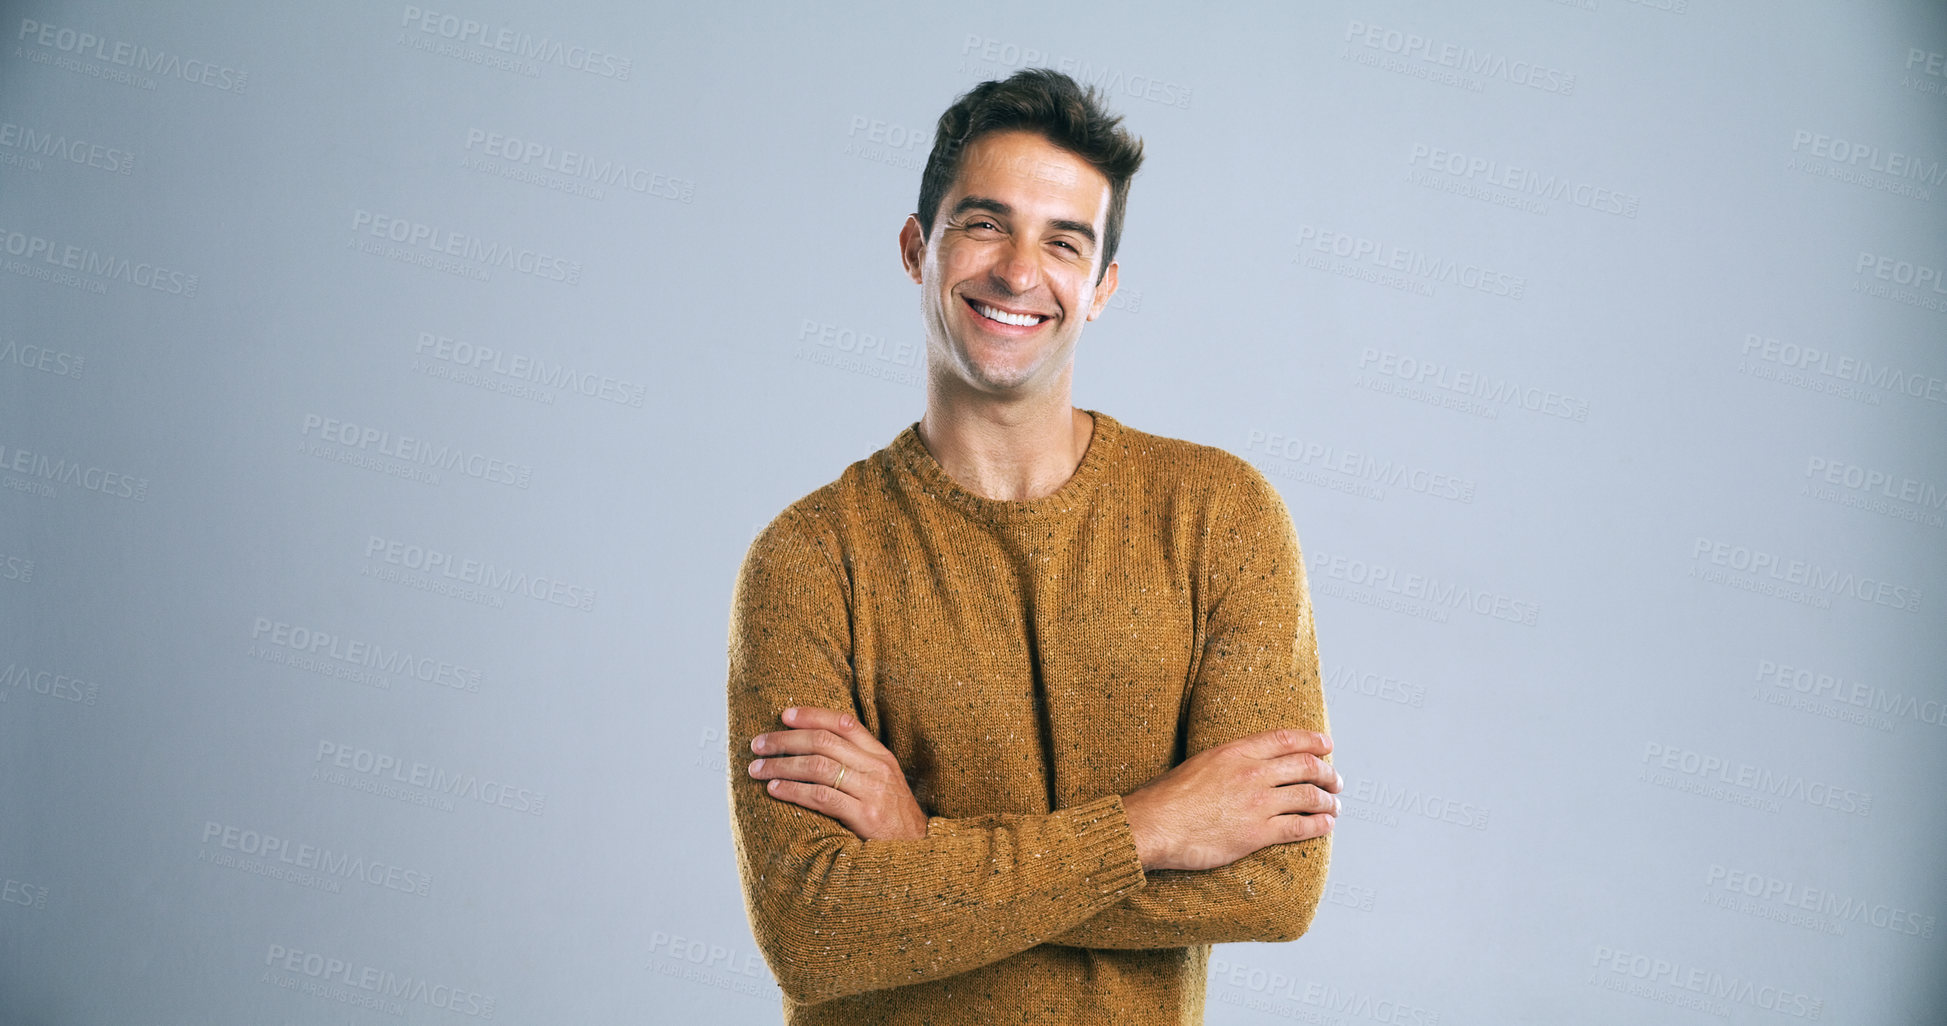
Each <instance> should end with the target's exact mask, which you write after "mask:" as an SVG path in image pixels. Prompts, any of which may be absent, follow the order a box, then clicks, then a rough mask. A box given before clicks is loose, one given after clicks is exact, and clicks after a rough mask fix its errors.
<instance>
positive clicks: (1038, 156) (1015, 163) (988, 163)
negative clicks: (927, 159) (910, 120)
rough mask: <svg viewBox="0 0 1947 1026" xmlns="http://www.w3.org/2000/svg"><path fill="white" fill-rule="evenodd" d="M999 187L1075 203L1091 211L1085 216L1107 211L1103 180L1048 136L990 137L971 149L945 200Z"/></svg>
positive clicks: (1106, 185) (1105, 181) (978, 140)
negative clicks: (1014, 187) (1021, 190)
mask: <svg viewBox="0 0 1947 1026" xmlns="http://www.w3.org/2000/svg"><path fill="white" fill-rule="evenodd" d="M1003 183H1006V184H1011V185H1014V186H1016V187H1021V186H1025V187H1027V188H1028V189H1029V190H1031V191H1032V192H1034V193H1038V194H1041V195H1047V196H1054V197H1057V198H1060V199H1064V200H1069V201H1075V200H1079V201H1081V202H1082V203H1084V204H1089V205H1091V206H1092V209H1091V210H1089V211H1088V213H1091V214H1093V215H1096V216H1097V217H1098V218H1099V217H1100V216H1102V215H1104V214H1105V213H1106V211H1107V208H1108V198H1109V191H1110V190H1109V180H1108V178H1107V176H1105V175H1103V174H1102V173H1101V172H1100V171H1097V170H1096V169H1095V167H1094V166H1093V165H1091V164H1090V163H1089V162H1088V161H1086V160H1083V159H1082V158H1081V157H1080V156H1079V155H1078V154H1076V153H1075V152H1074V151H1072V150H1068V149H1064V148H1062V147H1060V146H1057V145H1055V144H1054V143H1053V142H1052V141H1050V140H1049V139H1048V138H1047V137H1046V136H1043V135H1041V134H1040V133H1038V132H1029V131H1024V130H1019V129H1011V130H1005V131H1000V132H990V133H987V134H985V135H982V136H979V137H978V138H976V139H974V141H973V142H971V143H969V144H968V146H967V152H966V154H965V156H964V157H963V158H962V160H961V162H960V167H959V170H958V172H957V173H956V174H955V176H954V183H953V187H952V190H951V191H950V192H949V193H948V196H947V199H948V200H949V202H951V201H953V200H957V199H958V198H959V197H960V196H963V195H966V194H968V193H976V192H978V193H981V194H991V193H992V192H993V191H994V190H995V188H996V187H997V186H999V185H1001V184H1003ZM1090 186H1093V187H1094V188H1090ZM1077 193H1082V194H1083V195H1077Z"/></svg>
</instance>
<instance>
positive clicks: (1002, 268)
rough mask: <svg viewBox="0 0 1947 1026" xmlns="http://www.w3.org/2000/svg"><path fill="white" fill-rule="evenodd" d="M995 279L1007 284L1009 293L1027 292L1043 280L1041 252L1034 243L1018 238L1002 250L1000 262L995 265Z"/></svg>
mask: <svg viewBox="0 0 1947 1026" xmlns="http://www.w3.org/2000/svg"><path fill="white" fill-rule="evenodd" d="M994 277H996V278H999V279H1000V280H1001V282H1002V284H1005V285H1006V286H1007V288H1008V291H1010V292H1014V293H1017V294H1018V293H1022V292H1026V291H1028V290H1029V289H1031V288H1033V287H1034V286H1035V284H1036V283H1038V282H1039V281H1040V280H1041V250H1040V248H1039V247H1038V246H1036V245H1035V244H1034V243H1033V242H1029V241H1027V240H1024V239H1022V238H1021V237H1019V236H1016V237H1015V238H1014V239H1013V240H1012V241H1011V242H1009V243H1008V245H1007V246H1006V247H1005V248H1003V249H1002V250H1001V254H1000V260H999V261H998V262H997V263H996V264H995V265H994Z"/></svg>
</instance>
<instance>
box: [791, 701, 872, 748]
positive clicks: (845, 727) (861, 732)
mask: <svg viewBox="0 0 1947 1026" xmlns="http://www.w3.org/2000/svg"><path fill="white" fill-rule="evenodd" d="M783 718H784V722H786V723H788V724H790V725H791V726H793V727H797V728H799V729H817V730H829V731H831V732H832V733H834V734H837V735H838V736H839V737H842V738H844V739H845V740H847V741H850V742H851V743H852V744H854V745H857V746H858V747H859V748H860V749H862V750H864V751H865V752H867V753H869V754H872V755H879V754H881V753H883V752H885V751H887V749H886V746H884V745H882V744H880V743H879V739H878V738H876V737H873V736H872V732H871V731H869V730H867V729H865V724H863V723H860V722H859V718H858V717H856V716H854V715H852V714H851V713H850V712H847V711H845V710H842V709H825V708H820V707H818V706H813V705H795V706H791V707H790V708H787V709H785V710H784V717H783Z"/></svg>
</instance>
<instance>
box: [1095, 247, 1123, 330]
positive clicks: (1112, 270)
mask: <svg viewBox="0 0 1947 1026" xmlns="http://www.w3.org/2000/svg"><path fill="white" fill-rule="evenodd" d="M1117 267H1118V265H1117V264H1116V262H1115V261H1113V260H1111V261H1109V269H1108V270H1106V271H1103V272H1102V283H1101V284H1100V285H1097V286H1095V302H1093V303H1090V304H1089V306H1088V319H1089V320H1091V321H1092V320H1094V319H1096V318H1097V317H1100V316H1102V311H1103V310H1104V309H1106V308H1107V307H1108V305H1109V297H1110V296H1113V295H1115V282H1116V270H1117Z"/></svg>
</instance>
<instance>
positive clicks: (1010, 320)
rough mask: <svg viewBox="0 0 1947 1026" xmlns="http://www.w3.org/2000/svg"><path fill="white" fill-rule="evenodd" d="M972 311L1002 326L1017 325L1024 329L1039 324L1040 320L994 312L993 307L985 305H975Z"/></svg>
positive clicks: (1028, 315)
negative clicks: (976, 311) (974, 310)
mask: <svg viewBox="0 0 1947 1026" xmlns="http://www.w3.org/2000/svg"><path fill="white" fill-rule="evenodd" d="M974 309H976V310H978V311H980V316H982V317H989V318H992V319H994V320H997V321H999V322H1001V323H1002V324H1018V325H1020V326H1021V327H1024V328H1025V327H1028V326H1029V325H1033V324H1040V323H1041V318H1039V317H1036V316H1035V315H1033V314H1011V313H1007V312H1005V311H1001V310H996V309H994V308H993V307H991V306H988V305H986V304H985V303H975V304H974Z"/></svg>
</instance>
